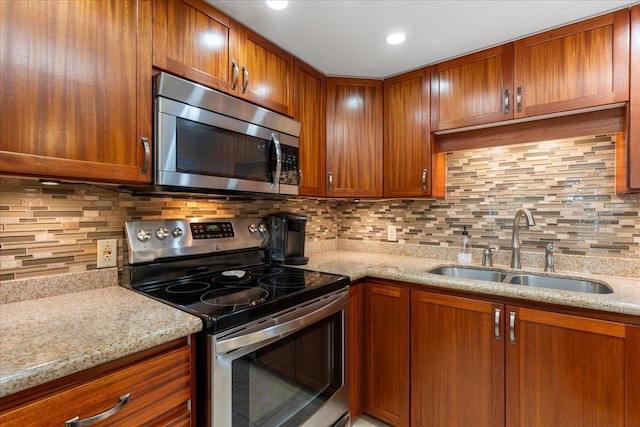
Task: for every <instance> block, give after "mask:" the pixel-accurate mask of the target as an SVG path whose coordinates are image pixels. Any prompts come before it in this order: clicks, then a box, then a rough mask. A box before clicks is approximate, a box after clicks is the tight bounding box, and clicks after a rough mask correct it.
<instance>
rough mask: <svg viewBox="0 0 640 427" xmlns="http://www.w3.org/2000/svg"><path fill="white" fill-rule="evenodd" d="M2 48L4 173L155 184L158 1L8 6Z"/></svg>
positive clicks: (0, 17)
mask: <svg viewBox="0 0 640 427" xmlns="http://www.w3.org/2000/svg"><path fill="white" fill-rule="evenodd" d="M0 39H1V40H2V43H0V58H1V59H0V76H1V77H0V85H1V86H0V93H1V94H2V96H1V97H0V111H2V114H1V115H0V173H2V174H4V175H23V176H25V175H26V176H33V177H42V178H44V177H47V178H56V179H63V180H80V181H95V182H110V183H132V184H136V183H150V182H151V179H152V172H151V149H152V147H151V146H150V144H151V118H152V112H151V102H150V100H151V96H152V95H151V77H152V75H151V74H152V67H151V3H150V1H148V0H122V1H117V2H114V1H107V0H104V1H91V2H87V1H81V0H65V1H55V2H43V1H39V0H24V1H2V2H0Z"/></svg>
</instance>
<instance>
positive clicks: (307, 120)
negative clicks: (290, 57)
mask: <svg viewBox="0 0 640 427" xmlns="http://www.w3.org/2000/svg"><path fill="white" fill-rule="evenodd" d="M295 64H296V66H295V73H294V75H295V86H294V92H295V97H294V99H295V101H294V102H295V113H294V115H293V117H294V119H296V120H297V121H299V122H300V123H302V127H301V129H300V151H299V153H300V158H299V166H300V171H301V176H302V183H301V185H300V195H301V196H320V197H323V196H325V195H326V194H325V192H326V182H327V180H326V178H325V177H326V170H327V150H326V146H327V140H326V131H327V128H326V112H327V109H326V108H327V106H326V100H327V83H326V82H327V79H326V77H325V76H324V75H323V74H322V73H320V72H318V71H316V70H314V69H313V68H311V67H310V66H308V65H307V64H305V63H304V62H302V61H299V60H296V61H295Z"/></svg>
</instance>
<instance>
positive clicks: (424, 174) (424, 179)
mask: <svg viewBox="0 0 640 427" xmlns="http://www.w3.org/2000/svg"><path fill="white" fill-rule="evenodd" d="M427 172H429V169H422V191H427Z"/></svg>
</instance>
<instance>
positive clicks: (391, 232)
mask: <svg viewBox="0 0 640 427" xmlns="http://www.w3.org/2000/svg"><path fill="white" fill-rule="evenodd" d="M387 240H388V241H390V242H397V241H398V236H397V234H396V226H395V225H393V224H389V225H387Z"/></svg>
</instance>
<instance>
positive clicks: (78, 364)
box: [0, 286, 203, 397]
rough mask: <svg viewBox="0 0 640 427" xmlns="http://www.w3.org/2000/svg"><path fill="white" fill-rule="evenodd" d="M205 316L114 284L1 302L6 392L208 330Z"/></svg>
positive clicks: (0, 365)
mask: <svg viewBox="0 0 640 427" xmlns="http://www.w3.org/2000/svg"><path fill="white" fill-rule="evenodd" d="M202 326H203V325H202V320H201V319H199V318H198V317H195V316H193V315H190V314H188V313H186V312H184V311H182V310H178V309H176V308H173V307H170V306H169V305H167V304H163V303H161V302H158V301H155V300H153V299H151V298H149V297H146V296H144V295H141V294H138V293H137V292H135V291H132V290H130V289H127V288H124V287H121V286H108V287H104V288H99V289H91V290H84V291H81V292H74V293H67V294H64V295H56V296H51V297H46V298H39V299H33V300H27V301H20V302H14V303H8V304H1V305H0V330H1V333H0V397H3V396H7V395H10V394H13V393H16V392H19V391H22V390H26V389H29V388H31V387H35V386H38V385H41V384H44V383H47V382H49V381H52V380H55V379H58V378H62V377H65V376H67V375H70V374H73V373H76V372H80V371H83V370H85V369H89V368H92V367H95V366H98V365H101V364H104V363H107V362H110V361H114V360H117V359H120V358H122V357H125V356H129V355H132V354H134V353H137V352H140V351H143V350H146V349H149V348H152V347H155V346H158V345H161V344H164V343H166V342H169V341H171V340H174V339H178V338H182V337H185V336H188V335H191V334H193V333H196V332H199V331H200V330H202Z"/></svg>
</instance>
